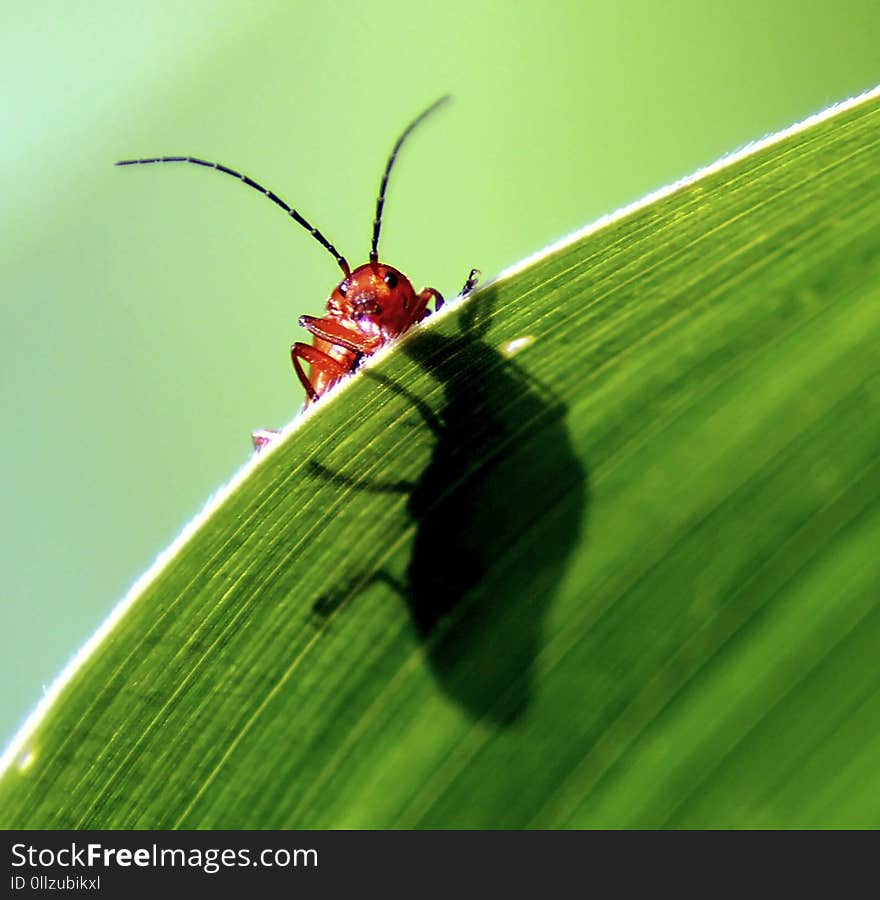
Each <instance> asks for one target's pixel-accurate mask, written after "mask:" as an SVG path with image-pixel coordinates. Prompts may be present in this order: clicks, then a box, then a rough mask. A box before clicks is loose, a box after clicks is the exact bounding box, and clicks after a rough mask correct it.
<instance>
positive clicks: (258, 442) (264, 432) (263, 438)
mask: <svg viewBox="0 0 880 900" xmlns="http://www.w3.org/2000/svg"><path fill="white" fill-rule="evenodd" d="M279 434H281V432H280V431H278V430H277V429H275V428H261V429H260V430H259V431H255V432H254V433H253V434H252V435H251V440H252V441H253V442H254V450H256V451H257V453H259V452H260V451H261V450H262V449H263V447H265V446H266V445H267V444H271V443H272V441H274V440H275V438H277V437H278V435H279Z"/></svg>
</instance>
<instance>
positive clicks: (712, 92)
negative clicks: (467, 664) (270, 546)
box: [0, 0, 880, 742]
mask: <svg viewBox="0 0 880 900" xmlns="http://www.w3.org/2000/svg"><path fill="white" fill-rule="evenodd" d="M0 33H2V35H3V37H2V53H0V74H2V82H3V84H4V86H5V89H4V91H3V99H2V105H3V111H4V112H3V128H2V136H0V152H2V168H0V172H2V175H0V184H2V191H3V203H2V206H0V220H2V226H0V227H2V240H0V254H2V262H0V266H2V268H0V271H2V307H0V309H2V312H0V323H2V324H0V335H2V358H0V416H2V422H3V427H4V440H3V442H2V445H0V454H2V465H0V472H2V474H0V496H2V504H3V519H2V527H3V533H2V541H0V554H2V556H0V568H2V573H3V577H2V581H0V590H2V594H0V602H2V616H3V618H2V625H3V627H2V629H0V678H2V683H3V685H4V687H3V691H2V699H0V732H2V739H3V740H4V742H5V740H6V739H8V737H10V736H11V734H12V732H13V730H14V729H15V727H16V726H17V724H18V723H19V722H20V721H21V720H22V719H23V718H24V716H25V715H26V714H27V712H28V710H29V708H30V707H31V706H32V705H33V703H34V702H35V701H36V700H37V699H38V697H39V696H40V693H41V690H42V689H43V687H44V686H46V685H48V683H49V682H50V681H51V680H52V678H53V677H54V676H55V674H57V672H58V671H59V670H60V668H61V667H62V665H63V664H64V662H65V661H66V659H67V658H68V657H69V656H70V655H71V654H72V653H73V652H74V651H75V650H76V649H77V647H78V646H79V645H80V644H81V643H82V642H83V640H84V639H85V638H86V637H87V636H88V635H89V634H90V633H91V631H92V630H93V629H94V628H95V626H96V625H97V624H98V623H99V622H100V621H101V619H102V618H103V617H104V615H105V614H106V613H107V611H108V610H109V609H110V608H111V606H112V605H113V604H114V602H115V601H116V600H117V599H118V598H119V597H120V596H121V595H122V594H123V593H124V592H125V590H126V589H127V588H128V586H129V585H130V584H131V582H132V581H133V580H134V579H135V578H136V577H137V575H138V574H139V573H140V572H141V571H142V570H143V569H144V568H145V567H146V566H147V565H149V563H150V562H151V561H152V560H153V558H154V557H155V555H156V554H157V553H158V552H159V551H160V550H161V549H162V548H163V547H164V546H165V545H166V544H167V543H168V542H169V541H170V540H171V539H172V538H173V537H174V535H175V534H176V533H177V532H178V531H179V529H180V528H181V526H182V525H183V524H184V523H185V522H186V521H187V519H188V518H189V517H190V516H191V515H192V514H193V513H195V512H196V511H197V510H198V509H199V508H200V507H201V505H202V504H203V502H204V501H205V499H206V498H207V497H208V496H209V495H210V494H211V492H212V491H213V490H214V489H215V488H216V487H217V486H219V485H220V484H221V483H222V482H223V481H225V480H226V479H227V478H228V477H229V476H230V475H231V474H232V473H233V472H234V471H235V470H236V468H237V467H238V466H239V465H240V464H241V463H242V462H244V461H245V460H246V458H247V457H248V455H249V452H250V440H249V434H250V431H251V430H252V429H254V428H257V427H261V426H279V425H281V424H283V423H284V422H286V421H288V420H289V419H290V418H291V417H292V416H293V414H294V413H295V412H296V410H297V409H298V408H299V405H300V400H301V391H300V389H299V387H298V385H297V383H296V380H295V377H294V374H293V371H292V369H291V366H290V361H289V355H288V347H289V345H290V343H291V342H292V341H293V340H296V339H299V338H300V337H301V336H302V332H301V331H300V329H298V327H297V325H296V319H297V317H298V315H299V314H300V313H303V312H311V313H318V312H319V311H320V310H321V308H322V307H323V303H324V300H325V298H326V296H327V294H328V292H329V290H330V289H331V288H332V286H333V284H334V280H335V279H336V278H337V277H338V270H337V269H336V267H335V264H334V263H333V261H332V259H331V258H330V257H329V255H328V254H326V252H325V251H323V250H322V249H321V248H320V247H318V246H317V244H315V243H314V242H312V241H310V240H309V239H308V237H307V236H306V235H305V234H304V233H303V232H302V231H301V230H300V229H298V228H297V227H296V226H295V225H293V224H292V223H290V222H288V221H286V220H285V218H284V216H283V215H282V213H281V212H280V211H279V210H277V209H276V208H274V207H273V206H272V205H271V204H269V203H267V202H266V201H265V200H261V199H260V198H259V197H258V196H257V194H255V193H254V192H252V191H248V190H245V189H243V188H241V187H239V186H236V185H235V183H234V182H233V181H232V180H231V179H228V178H223V177H220V176H218V175H215V174H213V173H207V172H203V171H199V170H197V169H195V168H193V167H188V166H178V167H174V166H168V167H164V168H158V167H154V168H141V169H134V170H121V169H115V168H114V167H113V166H112V163H113V162H114V161H115V160H117V159H120V158H124V157H131V156H148V155H154V154H175V153H189V154H194V155H202V156H205V157H207V158H210V159H215V160H217V161H219V162H223V163H226V164H227V165H231V166H234V167H236V168H240V169H241V170H243V171H244V172H246V173H248V174H250V175H251V176H252V177H254V178H256V179H258V180H260V181H262V182H264V183H265V184H266V185H267V186H269V187H271V188H273V189H274V190H275V191H276V192H277V193H279V194H280V195H281V196H282V197H284V198H285V199H286V200H288V201H289V202H291V203H293V204H294V205H296V206H297V207H298V208H299V209H300V210H301V211H302V212H303V214H304V215H306V216H307V217H308V218H310V219H312V220H313V221H314V223H315V224H316V225H318V227H320V228H321V229H322V230H323V231H324V232H325V233H326V234H327V235H328V236H329V237H330V239H331V240H332V241H334V242H335V243H336V244H337V246H338V247H339V248H340V250H341V251H342V252H343V253H344V254H346V255H347V256H348V257H349V260H350V261H351V262H352V264H358V263H360V262H362V261H363V260H364V258H365V257H366V253H367V250H368V247H369V237H370V227H371V223H372V216H373V205H374V202H375V194H376V190H377V187H378V180H379V176H380V174H381V169H382V166H383V164H384V162H385V159H386V156H387V154H388V151H389V149H390V147H391V144H392V143H393V141H394V139H395V137H396V136H397V134H398V133H399V131H400V130H401V128H402V127H403V126H404V125H405V124H406V123H407V122H408V121H409V119H410V118H411V117H412V116H414V115H415V114H416V113H417V112H419V111H420V110H421V109H422V108H423V107H424V106H426V105H427V104H428V103H430V102H431V101H432V100H434V99H435V98H436V97H438V96H439V95H441V94H443V93H446V92H450V93H452V94H453V95H454V103H453V104H451V105H450V106H448V107H447V108H445V109H444V110H443V111H442V113H439V114H438V115H437V116H436V117H435V118H434V119H433V120H432V121H431V122H430V123H429V124H426V125H425V126H424V127H423V129H422V130H421V131H419V132H418V133H417V134H416V136H415V137H414V138H413V140H412V141H411V143H410V144H409V145H408V146H407V148H406V151H405V153H404V154H403V156H402V157H401V160H400V163H399V166H398V168H397V169H396V170H395V177H394V180H393V181H392V185H391V191H390V194H389V198H390V199H389V202H388V204H387V206H386V218H385V226H384V230H383V241H382V248H381V249H382V252H383V258H385V259H387V260H388V261H389V262H391V263H392V264H394V265H396V266H398V267H400V268H402V269H403V270H404V271H405V272H407V273H408V274H410V275H411V277H412V279H413V281H414V282H415V283H416V285H417V287H421V286H422V285H425V284H430V285H432V286H434V287H436V288H438V289H439V290H441V291H442V292H443V293H444V294H448V295H451V294H454V293H455V291H456V290H457V289H458V288H459V287H460V284H461V282H462V280H463V278H464V275H465V274H466V273H467V270H468V269H469V268H470V267H471V266H472V265H477V266H479V267H480V268H481V269H482V270H483V273H484V277H487V278H488V277H491V276H492V275H493V274H495V273H497V272H498V271H499V270H500V269H501V268H503V267H504V266H506V265H508V264H510V263H512V262H515V261H516V260H518V259H519V258H520V257H522V256H524V255H526V254H528V253H531V252H533V251H535V250H537V249H539V248H540V247H541V246H543V245H544V244H546V243H548V242H549V241H551V240H553V239H555V238H557V237H559V236H561V235H563V234H565V233H567V232H568V231H570V230H572V229H574V228H576V227H578V226H580V225H582V224H584V223H586V222H588V221H591V220H592V219H595V218H596V217H598V216H599V215H601V214H602V213H605V212H608V211H610V210H612V209H614V208H616V207H619V206H621V205H622V204H624V203H626V202H629V201H631V200H634V199H636V198H638V197H639V196H641V195H643V194H645V193H646V192H648V191H650V190H652V189H654V188H657V187H659V186H661V185H663V184H665V183H667V182H669V181H671V180H673V179H675V178H677V177H679V176H681V175H684V174H687V173H688V172H690V171H692V170H693V169H695V168H697V167H699V166H700V165H703V164H706V163H709V162H711V161H713V160H714V159H716V158H717V157H718V156H720V155H722V154H723V153H725V152H727V151H730V150H733V149H735V148H737V147H739V146H741V145H742V144H744V143H746V142H748V141H750V140H752V139H755V138H758V137H761V136H762V135H764V134H766V133H768V132H771V131H774V130H776V129H778V128H780V127H783V126H785V125H788V124H790V123H792V122H794V121H796V120H798V119H801V118H803V117H804V116H806V115H808V114H809V113H812V112H815V111H817V110H819V109H821V108H823V107H825V106H827V105H828V104H829V103H831V102H834V101H836V100H839V99H843V98H845V97H847V96H850V95H852V94H855V93H858V92H860V91H862V90H864V89H866V88H869V87H872V86H873V85H874V84H875V83H877V82H880V57H878V54H877V46H878V39H880V6H878V4H877V2H876V0H843V2H839V3H836V4H804V3H796V2H792V0H788V2H781V0H769V2H768V0H746V2H740V3H737V4H728V5H727V8H719V6H718V5H717V4H715V5H712V4H705V3H698V2H695V0H694V2H681V0H678V2H666V3H662V4H661V3H657V2H647V0H629V2H621V3H614V4H599V3H592V2H573V0H566V2H549V3H548V2H544V3H537V2H516V3H511V2H506V3H505V2H480V0H470V2H467V3H462V2H457V0H451V2H447V3H445V4H443V5H442V6H436V5H432V4H427V3H425V4H419V3H411V2H410V3H401V2H376V3H371V4H364V3H354V2H345V3H342V2H339V3H327V4H323V5H320V6H319V5H318V4H313V3H299V2H290V0H286V2H249V3H243V2H232V3H225V4H216V3H207V2H202V0H197V2H193V3H190V4H187V5H185V6H181V5H180V4H177V3H171V2H169V0H157V2H153V3H151V4H149V5H135V4H117V3H109V2H95V0H85V2H82V3H79V4H76V5H75V6H74V5H73V4H69V3H63V2H47V3H40V4H36V5H29V6H27V7H24V6H18V7H12V6H5V7H4V9H3V11H2V12H0ZM573 338H576V336H573ZM294 514H295V511H294V510H291V515H294Z"/></svg>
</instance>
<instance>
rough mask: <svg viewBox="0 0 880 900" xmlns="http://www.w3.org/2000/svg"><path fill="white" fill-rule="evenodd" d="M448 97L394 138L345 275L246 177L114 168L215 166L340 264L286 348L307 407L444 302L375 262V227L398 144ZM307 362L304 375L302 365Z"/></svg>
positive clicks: (263, 439)
mask: <svg viewBox="0 0 880 900" xmlns="http://www.w3.org/2000/svg"><path fill="white" fill-rule="evenodd" d="M448 99H449V98H448V97H441V98H440V99H439V100H437V101H436V102H435V103H432V104H431V106H429V107H428V108H427V109H426V110H425V111H424V112H422V113H421V114H420V115H418V116H417V117H416V118H415V119H414V120H413V121H412V122H410V124H409V125H408V126H407V127H406V128H405V129H404V131H403V133H402V134H401V135H400V137H399V138H398V139H397V142H396V143H395V144H394V147H393V149H392V150H391V155H390V156H389V158H388V163H387V165H386V166H385V173H384V174H383V176H382V184H381V187H380V188H379V199H378V200H377V201H376V218H375V221H374V222H373V241H372V244H371V246H370V261H369V262H367V263H364V265H362V266H359V267H358V268H357V269H355V270H354V271H352V270H351V267H350V266H349V264H348V262H347V261H346V259H345V257H344V256H342V254H340V253H339V251H338V250H337V249H336V248H335V247H334V246H333V244H331V243H330V241H328V240H327V238H326V237H324V235H323V234H322V233H321V232H320V231H318V229H317V228H315V227H314V226H312V225H311V224H310V223H309V222H307V221H306V219H304V218H303V217H302V216H301V215H300V214H299V213H298V212H297V211H296V210H295V209H293V207H291V206H289V205H288V204H287V203H285V202H284V201H283V200H282V199H281V198H280V197H279V196H278V195H277V194H275V193H273V192H272V191H270V190H268V189H266V188H264V187H263V186H262V185H261V184H258V183H257V182H256V181H254V180H253V179H252V178H249V177H248V176H247V175H243V174H242V173H241V172H236V171H235V170H234V169H230V168H228V167H227V166H223V165H220V164H219V163H212V162H208V161H206V160H204V159H197V158H195V157H192V156H160V157H154V158H152V159H125V160H121V161H120V162H118V163H116V165H117V166H134V165H145V164H149V163H166V162H183V163H192V164H193V165H196V166H205V167H207V168H209V169H216V170H217V171H218V172H223V173H224V174H226V175H232V176H234V177H235V178H238V179H239V180H240V181H243V182H244V183H245V184H246V185H247V186H248V187H252V188H254V189H255V190H257V191H259V192H260V193H261V194H264V195H265V196H266V197H268V198H269V199H270V200H271V201H272V202H273V203H275V204H276V205H277V206H280V207H281V208H282V209H283V210H284V211H285V212H286V213H287V214H288V215H289V216H290V217H291V218H292V219H293V220H294V221H296V222H298V223H299V224H300V225H302V227H303V228H305V229H306V231H308V232H309V234H311V235H312V237H314V238H315V240H316V241H317V242H318V243H319V244H321V245H322V246H323V247H325V248H326V249H327V250H329V251H330V253H332V254H333V257H334V258H335V259H336V262H337V263H338V264H339V267H340V268H341V269H342V272H343V275H344V278H343V279H342V281H341V282H340V283H339V284H338V285H337V286H336V288H335V289H334V291H333V293H332V294H331V295H330V299H329V300H328V301H327V312H326V314H325V315H323V316H321V317H320V318H318V317H316V316H300V319H299V324H300V325H302V327H303V328H305V329H306V330H307V331H309V332H310V333H311V334H312V343H311V344H305V343H302V342H301V341H297V342H296V343H295V344H294V345H293V346H292V347H291V348H290V355H291V359H292V360H293V367H294V369H295V370H296V374H297V375H298V376H299V380H300V382H301V383H302V386H303V387H304V388H305V392H306V405H308V404H310V403H314V402H315V401H316V400H319V399H320V398H321V397H322V396H324V394H326V393H327V392H328V391H329V390H331V388H333V387H334V386H335V385H336V384H338V382H339V381H340V380H341V379H342V378H344V377H345V376H346V375H348V374H350V373H352V372H354V371H355V369H357V367H358V364H359V363H360V361H361V360H362V359H363V358H364V357H367V356H371V355H372V354H373V353H375V352H376V351H377V350H378V349H379V348H380V347H384V346H385V345H386V344H387V343H389V342H390V341H393V340H394V339H395V338H397V337H399V336H400V335H401V334H403V333H404V332H405V331H407V330H408V329H409V328H411V327H412V326H413V325H415V324H416V323H417V322H420V321H421V320H422V319H424V318H425V317H426V316H427V315H428V314H429V310H428V304H429V303H430V302H431V300H433V301H434V310H435V311H436V310H438V309H440V307H441V306H442V305H443V297H442V296H441V295H440V293H439V291H436V290H435V289H434V288H430V287H428V288H425V289H424V290H423V291H422V292H421V293H419V294H417V293H416V292H415V289H414V288H413V286H412V282H411V281H410V280H409V279H408V278H407V277H406V275H404V274H403V272H401V271H400V270H399V269H395V268H394V267H393V266H389V265H386V264H385V263H380V262H379V232H380V230H381V228H382V210H383V208H384V206H385V192H386V189H387V187H388V177H389V175H390V174H391V169H392V167H393V166H394V161H395V160H396V159H397V154H398V153H399V151H400V148H401V146H402V145H403V142H404V141H405V140H406V139H407V137H408V136H409V135H410V133H411V132H412V131H413V129H414V128H415V127H416V126H417V125H418V124H419V123H420V122H422V121H423V120H424V119H425V118H427V116H429V115H430V114H431V113H432V112H434V110H436V109H437V108H438V107H439V106H440V105H441V104H443V103H445V102H446V101H447V100H448ZM478 275H479V272H478V271H477V270H476V269H472V270H471V272H470V274H469V275H468V277H467V280H466V282H465V284H464V287H463V288H462V291H461V293H462V294H467V293H468V292H470V291H471V290H472V289H473V287H474V285H475V284H476V281H477V276H478ZM303 362H306V363H308V364H309V372H308V374H307V373H306V371H305V369H304V368H303V365H302V363H303ZM274 434H275V432H271V431H259V432H257V433H256V434H254V444H255V446H256V447H257V448H258V449H259V448H260V447H262V446H263V445H265V444H266V443H267V442H268V441H269V440H271V439H272V437H274Z"/></svg>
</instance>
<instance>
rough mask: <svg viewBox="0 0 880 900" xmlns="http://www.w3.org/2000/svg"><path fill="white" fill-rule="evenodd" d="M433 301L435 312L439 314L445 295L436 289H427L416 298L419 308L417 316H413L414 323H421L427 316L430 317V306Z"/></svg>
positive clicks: (416, 312)
mask: <svg viewBox="0 0 880 900" xmlns="http://www.w3.org/2000/svg"><path fill="white" fill-rule="evenodd" d="M432 300H433V301H434V312H437V311H438V310H439V309H440V307H441V306H443V295H442V294H441V293H440V291H438V290H435V289H434V288H431V287H426V288H425V289H424V290H423V291H422V292H421V294H419V295H418V296H417V297H416V303H417V306H416V310H415V314H414V315H413V321H414V322H421V321H422V319H424V318H425V316H429V315H430V312H429V311H428V304H429V303H430V302H431V301H432Z"/></svg>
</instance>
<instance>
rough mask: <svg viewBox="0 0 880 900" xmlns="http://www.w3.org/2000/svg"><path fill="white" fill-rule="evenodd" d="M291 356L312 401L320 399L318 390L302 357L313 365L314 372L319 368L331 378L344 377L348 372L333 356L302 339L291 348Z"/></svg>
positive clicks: (298, 375)
mask: <svg viewBox="0 0 880 900" xmlns="http://www.w3.org/2000/svg"><path fill="white" fill-rule="evenodd" d="M290 358H291V360H293V368H294V369H296V374H297V377H298V378H299V381H300V384H301V385H302V386H303V388H304V389H305V392H306V394H307V395H308V398H309V400H310V401H315V400H317V399H318V392H317V391H316V390H315V388H314V386H313V385H312V382H311V380H310V379H309V376H308V375H306V371H305V369H304V368H303V367H302V363H301V362H300V360H301V359H304V360H305V361H306V362H307V363H308V364H309V365H310V366H311V367H312V372H315V371H316V370H317V371H318V372H323V373H324V374H325V375H327V376H328V377H330V378H342V377H343V375H347V374H348V370H347V369H346V368H345V367H344V366H341V365H340V364H339V363H338V362H337V361H336V360H335V359H333V357H332V356H330V355H329V354H327V353H325V352H324V351H323V350H319V349H318V348H317V347H313V346H312V345H311V344H303V343H302V342H301V341H297V342H296V343H295V344H294V345H293V346H292V347H291V348H290Z"/></svg>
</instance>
